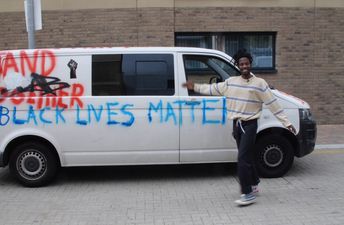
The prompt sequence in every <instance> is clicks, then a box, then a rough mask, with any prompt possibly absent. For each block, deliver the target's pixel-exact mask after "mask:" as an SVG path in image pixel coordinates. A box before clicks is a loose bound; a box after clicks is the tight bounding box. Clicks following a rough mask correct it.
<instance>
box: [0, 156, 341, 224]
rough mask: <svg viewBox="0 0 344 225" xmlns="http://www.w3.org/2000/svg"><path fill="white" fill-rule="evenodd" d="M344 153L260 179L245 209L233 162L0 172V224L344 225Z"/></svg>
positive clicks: (306, 161)
mask: <svg viewBox="0 0 344 225" xmlns="http://www.w3.org/2000/svg"><path fill="white" fill-rule="evenodd" d="M343 166H344V149H321V150H316V151H315V152H313V153H312V154H311V155H309V156H306V157H304V158H301V159H296V160H295V163H294V166H293V168H292V169H291V171H290V172H289V173H288V174H287V175H286V176H285V177H283V178H279V179H262V183H261V185H260V188H261V194H260V196H259V197H258V202H257V203H256V204H254V205H252V206H249V207H244V208H240V207H237V206H236V205H235V204H234V203H233V201H234V200H235V199H236V198H237V197H238V195H239V193H238V189H239V186H238V182H237V178H236V175H235V173H236V170H235V164H222V165H192V166H190V165H188V166H145V167H111V168H74V169H63V170H61V172H60V174H59V176H58V177H57V179H56V180H55V182H54V183H53V184H51V185H50V186H48V187H44V188H24V187H21V186H19V185H18V184H17V183H16V182H15V181H14V180H13V179H12V178H11V176H10V175H9V171H8V168H3V169H0V224H1V225H2V224H4V225H5V224H6V225H11V224H29V225H31V224H35V225H37V224H42V225H43V224H44V225H47V224H71V225H83V224H89V225H98V224H99V225H103V224H104V225H105V224H106V225H107V224H119V225H125V224H147V225H148V224H149V225H152V224H159V225H160V224H161V225H172V224H174V225H204V224H206V225H208V224H214V225H221V224H248V225H258V224H259V225H280V224H292V225H294V224H297V225H314V224H315V225H342V224H344V176H343V172H344V171H343V170H344V169H343V168H344V167H343Z"/></svg>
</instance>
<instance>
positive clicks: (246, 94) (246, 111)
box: [194, 75, 291, 127]
mask: <svg viewBox="0 0 344 225" xmlns="http://www.w3.org/2000/svg"><path fill="white" fill-rule="evenodd" d="M194 91H195V92H198V93H201V94H204V95H219V96H225V97H226V99H227V115H228V118H229V119H231V120H234V119H239V120H242V121H248V120H252V119H258V118H259V117H260V115H261V113H262V108H263V103H264V104H265V105H267V107H268V108H269V109H270V111H271V112H272V113H273V114H274V115H275V116H276V118H277V119H278V120H279V121H281V123H282V124H283V125H284V126H285V127H287V126H289V125H291V123H290V122H289V120H288V118H287V116H286V115H285V114H284V112H283V108H282V107H281V106H280V104H279V103H278V101H277V99H276V97H275V96H274V95H273V94H272V92H271V89H270V88H269V85H268V84H267V83H266V81H265V80H264V79H262V78H258V77H256V76H254V75H253V77H251V78H250V79H248V80H247V79H244V78H242V77H241V76H236V77H230V78H229V79H227V80H225V81H224V82H220V83H214V84H195V85H194Z"/></svg>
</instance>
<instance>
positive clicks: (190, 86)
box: [182, 80, 194, 91]
mask: <svg viewBox="0 0 344 225" xmlns="http://www.w3.org/2000/svg"><path fill="white" fill-rule="evenodd" d="M182 86H183V87H186V88H187V89H188V90H191V91H192V90H193V89H194V83H193V82H192V81H191V80H189V81H186V83H183V84H182Z"/></svg>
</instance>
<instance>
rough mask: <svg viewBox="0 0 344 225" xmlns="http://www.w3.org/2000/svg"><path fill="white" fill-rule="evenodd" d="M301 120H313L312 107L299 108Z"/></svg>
mask: <svg viewBox="0 0 344 225" xmlns="http://www.w3.org/2000/svg"><path fill="white" fill-rule="evenodd" d="M299 113H300V119H301V120H312V114H311V110H310V109H299Z"/></svg>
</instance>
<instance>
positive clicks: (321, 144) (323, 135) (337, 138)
mask: <svg viewBox="0 0 344 225" xmlns="http://www.w3.org/2000/svg"><path fill="white" fill-rule="evenodd" d="M317 128H318V133H317V141H316V145H315V149H336V148H344V124H334V125H318V127H317Z"/></svg>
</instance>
